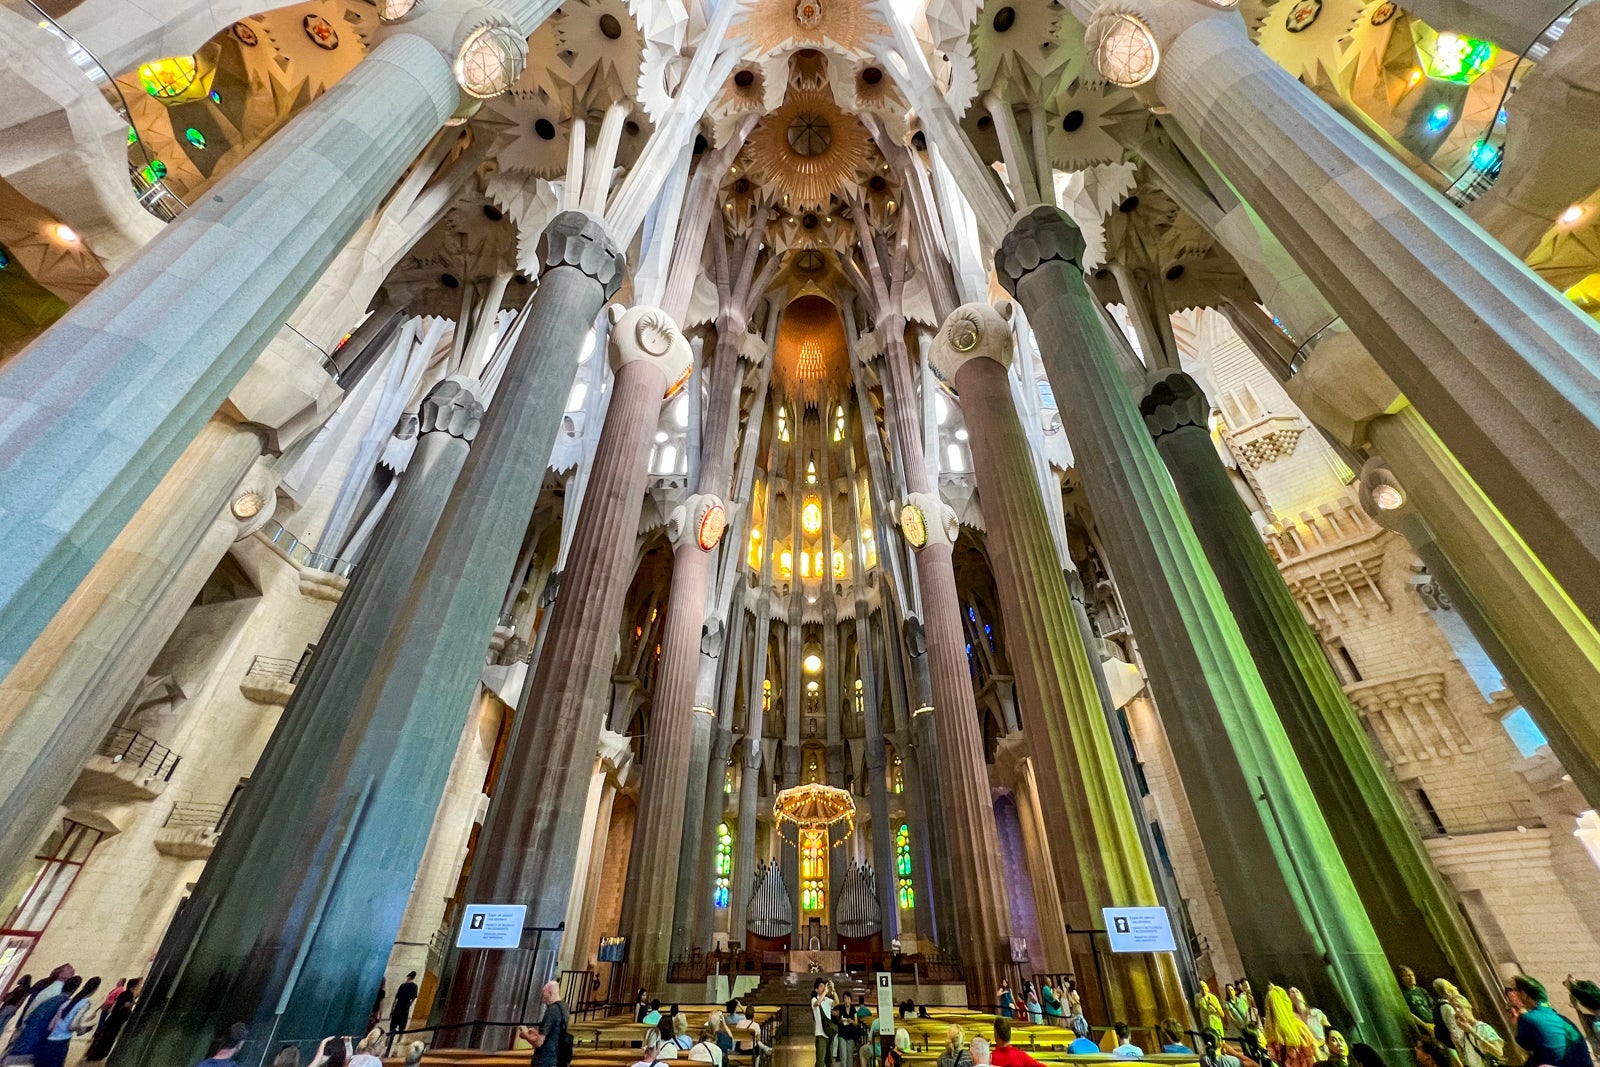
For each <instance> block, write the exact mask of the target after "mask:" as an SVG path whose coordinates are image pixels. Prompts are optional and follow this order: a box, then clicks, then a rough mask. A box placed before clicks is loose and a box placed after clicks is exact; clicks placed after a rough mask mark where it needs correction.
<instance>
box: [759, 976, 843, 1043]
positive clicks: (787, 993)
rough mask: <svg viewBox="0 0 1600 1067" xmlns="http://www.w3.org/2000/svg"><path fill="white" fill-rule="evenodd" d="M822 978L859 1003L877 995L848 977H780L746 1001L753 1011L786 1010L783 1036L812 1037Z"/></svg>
mask: <svg viewBox="0 0 1600 1067" xmlns="http://www.w3.org/2000/svg"><path fill="white" fill-rule="evenodd" d="M818 978H826V979H828V980H830V981H831V982H833V986H834V988H835V989H837V990H838V991H839V995H840V996H843V995H844V994H846V993H848V994H850V997H851V999H852V1000H854V1001H855V1002H856V1003H857V1004H859V1003H861V1001H862V998H864V997H870V996H872V994H873V989H872V986H871V985H870V984H869V983H868V982H866V981H863V980H862V979H861V978H858V977H853V976H851V975H847V974H780V975H769V976H767V977H766V978H764V979H762V981H761V984H760V985H758V986H756V987H755V988H754V989H752V990H750V992H748V993H746V994H745V995H744V997H743V998H741V999H743V1000H744V1002H745V1003H746V1004H748V1005H750V1006H751V1007H752V1008H754V1007H757V1006H775V1007H780V1008H783V1009H784V1012H783V1020H784V1021H783V1023H782V1025H781V1027H780V1029H779V1031H778V1036H779V1037H810V1036H811V1033H812V1030H811V984H812V982H814V981H816V979H818Z"/></svg>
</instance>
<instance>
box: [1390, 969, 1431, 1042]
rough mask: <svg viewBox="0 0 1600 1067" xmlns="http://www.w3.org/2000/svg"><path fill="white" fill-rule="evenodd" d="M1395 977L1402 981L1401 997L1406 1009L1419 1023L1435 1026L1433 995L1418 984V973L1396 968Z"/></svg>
mask: <svg viewBox="0 0 1600 1067" xmlns="http://www.w3.org/2000/svg"><path fill="white" fill-rule="evenodd" d="M1394 973H1395V977H1396V978H1398V979H1400V995H1401V996H1403V997H1405V1000H1406V1007H1407V1008H1409V1009H1410V1011H1411V1014H1412V1015H1413V1016H1414V1017H1415V1018H1416V1019H1417V1021H1418V1022H1422V1023H1426V1024H1428V1025H1429V1026H1430V1027H1431V1026H1432V1025H1433V994H1432V993H1429V992H1428V991H1427V990H1426V989H1423V988H1422V987H1421V986H1419V985H1418V984H1417V972H1416V971H1413V970H1412V969H1411V968H1410V967H1396V968H1395V971H1394Z"/></svg>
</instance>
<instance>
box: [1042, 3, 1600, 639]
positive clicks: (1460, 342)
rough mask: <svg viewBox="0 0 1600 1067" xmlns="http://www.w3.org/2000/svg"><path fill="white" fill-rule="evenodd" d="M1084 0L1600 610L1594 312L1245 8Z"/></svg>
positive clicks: (1094, 26)
mask: <svg viewBox="0 0 1600 1067" xmlns="http://www.w3.org/2000/svg"><path fill="white" fill-rule="evenodd" d="M1070 6H1071V7H1072V9H1073V10H1074V12H1075V13H1077V14H1079V15H1080V16H1085V17H1087V16H1090V15H1092V18H1091V19H1090V23H1089V38H1090V41H1091V44H1094V43H1095V42H1098V41H1099V39H1100V35H1101V34H1102V33H1105V32H1113V31H1115V30H1117V29H1118V28H1120V30H1121V31H1122V32H1127V33H1130V34H1131V35H1132V36H1134V37H1143V38H1144V40H1145V41H1146V42H1147V43H1148V45H1149V47H1150V49H1151V62H1150V64H1149V65H1148V69H1144V70H1140V71H1139V72H1137V73H1138V74H1140V75H1143V76H1145V77H1146V78H1147V79H1148V81H1149V86H1150V90H1151V91H1153V92H1154V94H1155V96H1156V97H1158V98H1159V99H1160V101H1161V103H1162V104H1164V105H1166V106H1167V107H1170V108H1171V110H1172V113H1173V115H1174V117H1175V118H1176V119H1177V120H1178V122H1179V124H1180V125H1181V126H1182V127H1183V129H1184V131H1185V132H1186V133H1187V134H1188V135H1189V136H1191V137H1192V138H1193V139H1194V141H1195V143H1196V144H1197V145H1198V146H1199V148H1200V150H1201V151H1203V152H1204V153H1206V155H1207V156H1208V157H1209V158H1210V159H1212V160H1213V161H1214V162H1215V163H1216V165H1217V168H1218V169H1219V170H1220V171H1221V172H1222V174H1223V175H1224V176H1225V177H1226V178H1227V180H1228V181H1229V182H1230V183H1231V184H1232V185H1233V186H1234V187H1235V188H1236V189H1237V190H1238V192H1239V195H1240V196H1241V197H1242V198H1243V199H1244V200H1245V201H1247V202H1248V203H1249V204H1250V206H1251V207H1252V208H1253V209H1254V210H1255V211H1256V212H1258V213H1259V215H1260V217H1261V218H1262V220H1263V221H1265V223H1266V224H1267V225H1268V226H1269V227H1270V228H1271V229H1272V230H1273V231H1274V232H1276V233H1280V234H1285V235H1294V237H1295V239H1294V240H1293V241H1292V242H1290V243H1289V244H1288V248H1289V251H1290V253H1291V254H1292V255H1293V256H1294V258H1295V260H1296V261H1297V262H1298V263H1299V264H1300V265H1301V267H1302V268H1303V269H1304V270H1305V272H1306V273H1307V275H1309V276H1310V278H1311V279H1312V280H1313V281H1314V282H1315V283H1316V284H1317V287H1318V288H1319V289H1321V291H1322V292H1323V293H1324V294H1325V295H1326V296H1327V298H1328V302H1329V303H1330V304H1332V305H1333V307H1334V308H1335V309H1336V310H1337V311H1338V312H1339V314H1340V315H1341V316H1342V317H1343V318H1344V320H1345V322H1347V323H1348V324H1349V326H1350V328H1351V329H1352V330H1353V331H1354V332H1355V333H1356V334H1357V335H1358V336H1360V337H1361V339H1362V341H1364V342H1365V343H1366V345H1367V346H1368V348H1369V349H1370V350H1371V352H1372V354H1373V355H1374V357H1375V358H1376V359H1377V360H1378V361H1379V363H1380V365H1381V366H1382V367H1383V368H1384V370H1385V371H1387V372H1388V373H1389V375H1390V376H1391V377H1392V378H1393V379H1394V381H1395V383H1396V384H1397V385H1399V387H1400V388H1401V389H1402V390H1403V391H1404V393H1405V395H1406V396H1407V397H1408V398H1410V400H1411V402H1412V403H1414V404H1416V405H1417V409H1418V410H1419V411H1420V412H1421V413H1422V414H1423V416H1424V417H1425V418H1427V420H1428V422H1429V424H1430V425H1432V426H1433V427H1434V428H1435V430H1437V431H1438V432H1439V435H1440V437H1441V438H1442V439H1443V440H1444V443H1445V444H1446V445H1447V446H1449V448H1450V450H1451V451H1452V452H1453V453H1454V454H1455V456H1456V457H1457V459H1459V460H1460V462H1461V464H1462V466H1463V467H1465V468H1466V470H1467V471H1468V472H1469V473H1470V474H1471V476H1472V477H1473V479H1474V480H1475V481H1476V482H1477V483H1478V484H1479V485H1480V486H1482V487H1483V490H1484V492H1486V493H1487V494H1488V496H1489V498H1490V499H1491V500H1492V501H1493V502H1494V503H1495V505H1496V506H1497V507H1498V508H1499V509H1500V510H1501V511H1503V512H1504V513H1505V515H1506V518H1507V519H1509V520H1510V521H1511V523H1512V525H1513V526H1514V527H1515V528H1516V530H1517V532H1518V533H1519V534H1521V535H1522V536H1523V537H1524V538H1526V539H1527V541H1528V543H1529V545H1531V546H1532V548H1533V550H1534V552H1536V553H1537V554H1538V556H1539V558H1540V559H1542V560H1544V562H1545V563H1546V565H1548V566H1549V567H1550V569H1551V571H1552V572H1553V573H1554V574H1555V576H1556V579H1557V580H1558V581H1560V583H1561V584H1562V585H1563V586H1564V587H1565V588H1566V590H1567V592H1568V593H1570V594H1571V595H1572V598H1573V600H1574V601H1576V602H1577V604H1578V605H1579V607H1580V608H1582V609H1583V610H1584V611H1585V613H1586V614H1588V615H1589V617H1590V618H1591V619H1600V462H1597V461H1596V458H1595V457H1597V456H1600V400H1597V397H1600V378H1597V373H1596V368H1597V367H1600V330H1597V329H1596V327H1595V324H1594V322H1593V321H1591V320H1590V319H1588V317H1587V316H1585V315H1584V314H1583V313H1582V312H1581V311H1579V310H1578V309H1577V308H1576V307H1574V306H1573V304H1572V302H1571V301H1568V300H1565V299H1563V297H1562V295H1561V294H1560V293H1559V292H1557V291H1555V290H1554V289H1552V288H1551V287H1550V286H1549V285H1547V284H1546V283H1545V282H1543V281H1542V280H1541V279H1539V278H1538V277H1537V276H1536V275H1535V274H1534V273H1533V272H1532V271H1531V270H1529V269H1528V267H1527V266H1526V265H1525V264H1523V263H1522V262H1520V261H1519V260H1517V259H1516V258H1515V257H1513V256H1512V255H1510V254H1509V253H1508V252H1507V251H1506V249H1505V248H1504V247H1503V246H1501V245H1500V244H1499V243H1497V242H1495V241H1494V240H1493V239H1491V238H1489V237H1488V236H1487V235H1486V234H1485V233H1484V232H1483V230H1482V229H1480V228H1479V227H1478V226H1477V225H1476V224H1474V223H1473V222H1471V221H1470V220H1469V219H1467V218H1466V217H1465V216H1464V215H1463V214H1462V212H1461V211H1460V210H1459V209H1457V208H1456V207H1455V206H1454V205H1452V204H1450V203H1448V202H1447V201H1446V200H1444V198H1442V197H1441V196H1439V195H1438V194H1437V193H1435V192H1434V191H1433V190H1431V189H1429V188H1427V187H1426V186H1425V185H1423V183H1422V182H1421V181H1420V180H1419V179H1418V178H1417V177H1416V176H1415V175H1413V174H1411V173H1409V172H1408V171H1406V170H1405V169H1404V168H1403V167H1402V166H1401V164H1400V163H1398V162H1397V161H1396V160H1395V159H1394V157H1393V156H1391V155H1390V154H1389V152H1388V151H1387V150H1386V149H1385V148H1384V147H1383V146H1382V145H1379V144H1377V143H1376V142H1375V141H1374V140H1373V139H1372V138H1370V137H1368V136H1366V135H1364V134H1363V133H1362V132H1361V131H1359V130H1357V129H1356V128H1355V127H1354V126H1352V125H1351V124H1350V123H1349V122H1348V121H1347V120H1345V119H1343V118H1341V117H1340V116H1338V115H1337V114H1335V113H1334V111H1333V110H1332V109H1331V108H1330V107H1329V106H1328V105H1327V103H1325V102H1324V101H1322V100H1321V99H1319V98H1318V97H1317V95H1316V94H1315V93H1314V92H1312V91H1311V90H1310V89H1309V88H1307V87H1306V86H1304V85H1302V84H1300V83H1299V82H1298V81H1296V79H1295V77H1294V76H1293V75H1292V74H1290V73H1289V72H1288V71H1287V70H1285V69H1284V68H1283V67H1281V66H1279V65H1278V64H1277V63H1276V62H1275V61H1274V60H1273V59H1272V57H1271V56H1269V55H1267V53H1266V52H1264V51H1262V50H1261V49H1260V48H1259V47H1257V46H1256V45H1255V43H1254V42H1253V41H1251V40H1250V37H1249V35H1248V34H1247V33H1246V32H1245V27H1244V23H1243V21H1242V20H1241V19H1240V17H1239V16H1238V14H1237V13H1235V12H1222V11H1218V10H1216V9H1215V8H1213V7H1208V6H1207V5H1204V4H1199V3H1194V2H1193V0H1136V2H1133V3H1124V2H1121V0H1118V2H1116V3H1106V4H1103V5H1097V4H1095V3H1093V2H1092V0H1071V2H1070ZM1130 15H1131V16H1134V22H1133V23H1132V24H1130V23H1128V22H1127V21H1126V19H1127V18H1128V17H1129V16H1130ZM1119 20H1123V21H1119ZM1157 57H1159V59H1158V61H1157ZM1124 76H1126V74H1124Z"/></svg>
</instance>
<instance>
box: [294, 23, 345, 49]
mask: <svg viewBox="0 0 1600 1067" xmlns="http://www.w3.org/2000/svg"><path fill="white" fill-rule="evenodd" d="M300 25H301V28H302V29H304V30H305V31H306V36H307V37H309V38H311V40H312V41H313V42H315V44H316V46H317V47H318V48H325V49H327V50H328V51H330V52H331V51H333V50H334V49H335V48H338V47H339V31H338V30H336V29H334V28H333V23H331V22H329V21H328V20H327V19H325V18H323V17H322V16H321V15H307V16H306V17H305V18H304V19H301V20H300Z"/></svg>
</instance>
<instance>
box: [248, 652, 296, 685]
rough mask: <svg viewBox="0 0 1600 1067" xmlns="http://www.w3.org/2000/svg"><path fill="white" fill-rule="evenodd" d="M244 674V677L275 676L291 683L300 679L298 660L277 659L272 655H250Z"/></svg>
mask: <svg viewBox="0 0 1600 1067" xmlns="http://www.w3.org/2000/svg"><path fill="white" fill-rule="evenodd" d="M244 674H245V677H246V678H248V677H250V676H251V675H255V676H256V677H257V678H277V679H279V680H281V681H285V682H289V683H290V684H291V685H292V684H293V683H295V682H298V681H299V680H300V678H299V675H300V661H299V660H293V659H278V658H276V657H273V656H252V657H251V658H250V666H249V667H247V668H246V669H245V672H244Z"/></svg>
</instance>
